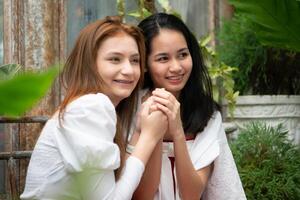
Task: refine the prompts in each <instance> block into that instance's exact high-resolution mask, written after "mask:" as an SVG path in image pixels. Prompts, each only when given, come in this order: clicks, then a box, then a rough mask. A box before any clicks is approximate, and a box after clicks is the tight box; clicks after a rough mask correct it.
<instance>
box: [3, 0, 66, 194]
mask: <svg viewBox="0 0 300 200" xmlns="http://www.w3.org/2000/svg"><path fill="white" fill-rule="evenodd" d="M65 1H66V0H51V1H49V0H39V1H36V0H22V1H20V0H4V2H3V6H4V7H3V8H4V9H3V12H4V14H3V16H4V20H5V21H4V63H19V64H21V65H22V66H23V70H33V71H37V70H41V69H46V68H48V67H50V66H51V65H53V64H57V63H59V62H61V61H63V60H64V58H65V41H66V34H65V33H66V30H65V29H66V28H65V27H66V26H65V24H66V22H65V21H66V19H65V16H66V15H65V4H66V2H65ZM60 92H61V91H60V85H59V82H58V81H56V82H55V83H54V85H53V87H52V88H51V89H50V91H49V92H48V93H47V95H46V96H45V97H44V98H43V99H42V100H41V101H40V102H39V103H38V105H36V106H35V107H34V108H33V109H32V110H31V111H29V112H27V113H26V115H28V116H36V115H43V116H50V115H52V114H53V112H54V111H55V109H56V107H57V106H58V104H59V102H60V96H61V94H60ZM7 126H8V127H7V128H6V133H5V134H6V135H5V140H6V146H5V150H6V151H14V150H32V149H33V147H34V145H35V142H36V140H37V138H38V136H39V133H40V131H41V128H42V125H36V124H19V125H17V124H14V125H7ZM8 141H12V142H8ZM27 165H28V161H26V160H25V161H17V162H16V175H17V179H16V180H18V186H17V188H16V189H18V188H19V190H18V191H17V193H18V194H19V193H20V192H22V191H23V188H24V178H25V174H26V171H27ZM7 185H8V184H7Z"/></svg>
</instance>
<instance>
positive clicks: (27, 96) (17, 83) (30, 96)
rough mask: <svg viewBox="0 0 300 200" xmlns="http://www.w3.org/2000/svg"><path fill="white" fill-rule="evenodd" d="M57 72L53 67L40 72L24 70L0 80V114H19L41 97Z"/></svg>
mask: <svg viewBox="0 0 300 200" xmlns="http://www.w3.org/2000/svg"><path fill="white" fill-rule="evenodd" d="M57 74H58V68H57V67H53V68H51V69H49V70H48V71H45V72H41V73H34V72H26V73H24V74H20V75H17V76H15V77H13V78H11V79H9V80H3V81H0V94H1V95H0V105H1V106H0V115H5V116H12V117H14V116H20V115H22V114H24V112H26V111H27V110H28V109H30V108H31V107H32V106H33V105H34V104H35V103H36V102H37V101H38V100H39V99H40V98H42V97H43V96H44V95H45V93H46V92H47V90H48V88H49V87H50V86H51V84H52V81H53V80H54V78H55V77H56V75H57Z"/></svg>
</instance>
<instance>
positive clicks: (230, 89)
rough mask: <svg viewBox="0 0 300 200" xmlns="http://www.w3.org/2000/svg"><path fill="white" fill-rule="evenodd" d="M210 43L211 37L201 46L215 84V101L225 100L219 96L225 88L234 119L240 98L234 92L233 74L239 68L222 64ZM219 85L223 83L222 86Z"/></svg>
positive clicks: (203, 40) (200, 42) (230, 112)
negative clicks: (220, 91) (220, 89)
mask: <svg viewBox="0 0 300 200" xmlns="http://www.w3.org/2000/svg"><path fill="white" fill-rule="evenodd" d="M210 41H211V36H210V35H209V36H207V37H205V38H202V39H201V40H200V41H199V46H200V48H201V52H202V54H203V57H204V62H205V65H206V66H207V67H208V70H209V75H210V77H211V79H212V82H213V94H214V99H215V100H216V101H219V99H220V98H223V96H222V95H221V94H219V89H218V88H219V87H221V88H223V89H224V90H225V99H226V100H227V102H228V107H229V114H230V116H231V117H233V111H234V108H235V104H236V98H237V97H238V95H239V92H238V91H234V80H233V78H232V72H233V71H236V70H237V68H235V67H230V66H228V65H226V64H225V63H224V62H221V61H220V59H219V58H218V55H217V53H216V52H215V50H214V49H213V48H212V47H210V46H209V42H210ZM218 83H221V85H220V84H218Z"/></svg>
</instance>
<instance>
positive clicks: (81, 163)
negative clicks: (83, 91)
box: [55, 93, 120, 172]
mask: <svg viewBox="0 0 300 200" xmlns="http://www.w3.org/2000/svg"><path fill="white" fill-rule="evenodd" d="M59 130H60V131H58V132H57V133H56V135H55V137H56V142H57V146H58V149H59V152H60V153H61V156H62V159H63V162H64V165H65V167H66V169H67V171H69V172H80V171H82V170H83V169H92V170H101V169H106V170H114V169H116V168H118V167H119V165H120V152H119V148H118V146H117V145H116V144H115V143H113V139H114V136H115V132H116V113H115V108H114V106H113V104H112V103H111V101H110V100H109V98H108V97H107V96H105V95H103V94H101V93H98V94H88V95H84V96H81V97H79V98H78V99H76V100H74V101H73V102H72V103H70V104H69V105H68V106H67V108H66V111H65V114H64V118H63V121H62V124H61V125H60V126H59Z"/></svg>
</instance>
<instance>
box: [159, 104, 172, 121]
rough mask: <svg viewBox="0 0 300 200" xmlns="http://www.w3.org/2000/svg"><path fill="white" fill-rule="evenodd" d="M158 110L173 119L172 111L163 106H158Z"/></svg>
mask: <svg viewBox="0 0 300 200" xmlns="http://www.w3.org/2000/svg"><path fill="white" fill-rule="evenodd" d="M157 108H158V109H159V110H161V111H162V112H163V113H164V114H165V115H166V116H167V117H168V118H170V117H171V115H172V112H171V111H170V109H168V108H167V107H165V106H163V105H161V104H157Z"/></svg>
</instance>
